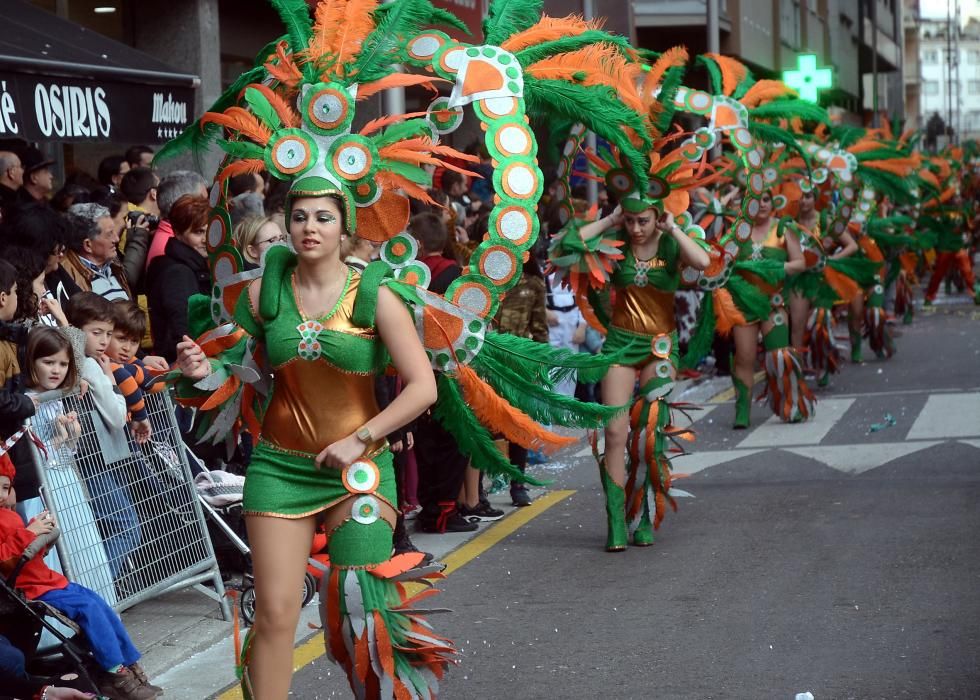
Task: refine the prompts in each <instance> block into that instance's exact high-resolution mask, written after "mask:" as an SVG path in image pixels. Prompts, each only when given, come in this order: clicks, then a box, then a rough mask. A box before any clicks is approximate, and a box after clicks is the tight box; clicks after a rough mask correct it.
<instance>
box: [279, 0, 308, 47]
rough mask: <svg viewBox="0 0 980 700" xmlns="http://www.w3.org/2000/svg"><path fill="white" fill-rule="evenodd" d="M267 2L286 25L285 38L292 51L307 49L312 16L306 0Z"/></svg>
mask: <svg viewBox="0 0 980 700" xmlns="http://www.w3.org/2000/svg"><path fill="white" fill-rule="evenodd" d="M269 3H270V4H271V5H272V7H273V9H275V11H276V12H278V13H279V18H280V19H281V20H282V23H283V26H285V27H286V38H287V41H288V42H289V47H290V48H291V49H292V50H293V53H294V54H298V53H300V52H301V51H305V50H306V49H308V48H309V47H310V38H311V37H312V36H313V18H312V17H311V16H310V6H309V5H308V4H307V2H306V0H269Z"/></svg>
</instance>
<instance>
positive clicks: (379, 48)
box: [349, 0, 431, 83]
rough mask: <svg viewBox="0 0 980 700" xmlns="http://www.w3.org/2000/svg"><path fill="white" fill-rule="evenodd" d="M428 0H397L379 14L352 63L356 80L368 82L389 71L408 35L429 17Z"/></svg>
mask: <svg viewBox="0 0 980 700" xmlns="http://www.w3.org/2000/svg"><path fill="white" fill-rule="evenodd" d="M430 7H431V5H430V4H429V2H428V0H399V2H397V3H392V6H391V9H389V10H387V11H386V12H385V13H383V14H382V16H381V19H380V20H379V21H378V22H377V24H376V25H375V27H374V31H372V32H371V33H370V34H368V36H367V37H366V38H365V39H364V43H363V45H362V47H361V52H360V53H359V54H358V56H357V59H356V60H355V61H354V64H353V66H351V69H350V72H349V75H350V76H352V77H353V76H356V78H357V81H358V82H361V83H369V82H372V81H374V80H380V79H381V78H384V77H385V76H388V75H391V74H392V73H393V72H394V71H395V69H394V67H393V65H392V63H393V62H395V59H396V58H397V57H398V54H399V53H400V51H401V50H402V48H403V45H404V43H405V41H406V40H407V39H408V37H411V36H413V35H414V34H416V33H418V30H419V29H421V28H422V27H423V26H424V25H425V24H426V22H427V21H428V19H429V16H430V14H431V13H430V12H429V8H430Z"/></svg>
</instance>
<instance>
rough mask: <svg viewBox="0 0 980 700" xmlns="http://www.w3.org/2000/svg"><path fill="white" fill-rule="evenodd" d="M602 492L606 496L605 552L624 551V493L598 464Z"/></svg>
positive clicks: (625, 537)
mask: <svg viewBox="0 0 980 700" xmlns="http://www.w3.org/2000/svg"><path fill="white" fill-rule="evenodd" d="M599 476H600V477H601V479H602V490H603V492H604V493H605V494H606V528H607V530H606V551H607V552H622V551H623V550H624V549H626V541H627V539H628V537H627V531H626V491H625V490H624V489H623V487H622V486H620V485H619V484H617V483H616V482H615V481H613V480H612V477H611V476H609V472H607V471H606V469H605V465H604V463H600V464H599Z"/></svg>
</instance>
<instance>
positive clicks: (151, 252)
mask: <svg viewBox="0 0 980 700" xmlns="http://www.w3.org/2000/svg"><path fill="white" fill-rule="evenodd" d="M477 153H478V154H480V155H482V156H484V157H483V158H481V162H480V164H479V165H478V166H476V167H477V169H478V170H481V171H486V173H484V174H485V175H486V176H487V177H488V178H489V176H490V175H491V174H492V173H491V172H490V170H491V163H490V160H489V158H488V157H485V156H486V154H485V153H480V150H479V149H477ZM152 158H153V151H152V149H150V148H148V147H145V146H137V147H134V148H131V149H129V150H128V151H127V152H126V153H125V154H122V155H115V156H109V157H107V158H105V159H103V160H102V162H101V163H100V164H99V166H98V169H97V173H96V177H92V176H91V175H89V174H87V173H84V172H81V171H76V172H73V173H70V174H69V175H68V176H67V178H66V179H65V182H64V183H62V186H61V187H60V188H57V189H56V188H55V178H54V171H53V170H52V166H53V165H54V163H53V162H52V161H50V160H47V159H45V157H44V156H43V154H42V153H41V152H40V151H39V150H37V149H35V148H26V149H24V150H22V151H20V152H18V153H14V152H10V151H0V373H2V378H3V381H4V386H3V387H2V390H0V440H3V439H6V438H9V437H11V436H12V435H14V434H16V433H17V431H18V430H19V429H20V427H21V426H22V425H23V424H24V422H25V421H26V420H28V419H30V418H32V417H36V416H37V415H38V413H37V412H38V411H39V403H38V400H39V399H38V396H39V395H40V392H41V391H42V389H44V388H45V387H44V386H43V384H44V382H48V383H51V384H53V386H56V387H59V388H64V389H75V390H76V391H77V390H78V389H79V388H81V386H82V385H84V386H85V389H86V390H87V391H88V392H89V393H90V394H91V396H92V397H93V398H92V401H93V402H94V405H95V408H96V411H95V413H96V414H97V419H95V420H94V423H93V424H92V425H89V426H88V428H89V429H91V430H94V431H95V432H96V433H97V434H98V436H99V440H98V445H99V447H100V449H101V450H102V451H103V454H102V455H100V459H91V457H93V455H86V454H84V452H83V451H82V450H81V448H77V449H76V451H75V452H74V453H73V454H74V459H75V461H76V462H77V465H78V472H79V475H80V478H81V479H82V480H83V481H84V482H85V491H86V492H87V493H88V494H89V501H90V502H89V504H88V505H89V507H90V509H91V517H92V519H93V522H94V523H98V532H99V535H100V536H101V538H102V539H103V544H104V549H105V554H106V559H105V566H106V568H107V571H109V572H110V574H111V576H112V580H113V581H114V582H115V584H116V586H117V589H118V590H122V589H120V588H118V587H120V586H122V587H125V580H126V575H127V568H128V566H130V564H129V562H130V561H131V559H132V557H133V556H134V552H135V551H137V550H138V548H139V547H140V546H141V533H140V525H139V520H138V518H137V514H136V513H135V511H134V506H133V503H131V502H130V500H129V499H128V497H127V485H126V484H125V483H119V482H118V481H114V480H113V479H114V477H113V476H112V475H110V474H108V473H99V472H98V470H96V469H94V466H93V465H96V464H102V465H108V464H110V463H112V461H113V459H115V458H116V456H115V453H116V452H119V453H122V452H125V451H126V449H127V446H132V445H139V444H142V443H145V442H146V441H148V440H150V439H151V436H152V435H151V433H152V428H151V424H150V422H149V421H148V420H147V418H146V410H145V407H144V403H143V398H142V397H143V395H144V393H146V392H152V391H158V390H160V386H161V385H160V384H159V383H157V384H154V383H153V378H154V376H155V375H157V374H160V373H162V372H165V371H167V370H168V369H169V367H170V366H171V364H172V363H173V361H174V359H175V354H176V344H177V342H178V341H179V340H180V339H181V338H182V336H183V335H185V334H187V333H188V328H189V319H188V300H189V298H190V297H191V296H193V295H195V294H205V295H209V294H210V291H211V280H210V275H209V269H208V261H207V247H206V237H207V230H208V218H209V211H210V204H209V199H208V184H209V183H208V182H206V181H205V180H204V179H203V178H202V177H201V176H200V175H198V174H197V173H195V172H191V171H186V170H172V171H165V170H158V169H156V168H155V167H154V165H153V162H152ZM435 180H436V182H437V183H438V184H437V185H436V186H435V187H433V188H432V189H430V190H429V196H430V198H431V200H432V202H433V204H421V203H418V202H415V203H413V210H412V218H411V221H410V225H409V229H408V232H409V233H410V234H411V235H412V236H414V237H415V239H416V240H417V242H418V245H419V259H420V260H421V261H422V262H423V263H424V264H425V265H427V266H428V267H429V268H430V270H431V272H432V281H431V284H430V289H431V290H432V291H435V292H438V293H442V292H445V291H446V289H447V288H448V287H449V285H450V284H451V283H452V282H453V280H455V279H456V278H457V277H459V276H460V275H461V274H462V271H463V269H464V268H465V267H466V266H467V264H468V260H469V256H470V254H471V253H472V251H473V250H474V249H475V248H476V246H477V245H478V244H479V242H480V241H481V240H483V238H484V236H485V235H486V233H487V226H488V217H489V211H490V209H491V208H492V200H491V197H492V192H491V191H490V189H489V188H488V187H487V186H486V184H487V183H484V182H482V181H480V180H470V179H468V178H466V177H464V176H462V175H460V174H459V173H456V172H453V171H450V170H445V171H442V172H437V173H435ZM487 182H489V179H488V181H487ZM228 187H229V195H230V200H229V213H230V216H231V220H232V222H233V231H234V240H235V244H236V245H237V247H238V249H239V251H240V252H241V254H242V259H243V263H244V267H245V269H247V270H254V269H256V268H259V267H261V266H262V264H263V258H264V255H265V253H266V251H268V249H269V248H270V247H272V246H274V245H287V244H288V236H287V235H286V229H285V219H284V204H285V192H286V191H287V186H286V185H285V184H284V183H280V182H277V181H271V182H269V181H267V180H266V179H264V178H263V177H262V176H260V175H256V174H244V175H240V176H236V177H233V178H231V179H230V180H229V182H228ZM541 211H542V231H543V232H544V235H543V236H542V244H541V245H539V246H538V247H537V248H536V249H535V250H534V251H532V252H533V254H532V255H531V256H530V257H529V259H528V261H527V262H526V264H525V266H524V276H523V278H522V280H521V282H520V285H519V286H518V287H517V288H515V289H514V290H512V291H511V293H509V294H508V295H507V297H506V298H505V299H504V301H503V303H502V305H501V309H500V312H499V314H498V317H497V319H496V321H495V322H496V324H497V325H498V327H499V329H500V330H502V331H505V332H508V333H513V334H515V335H520V336H522V337H527V338H532V339H534V340H537V341H540V342H551V343H553V344H561V345H562V346H564V347H579V346H581V347H586V346H585V333H586V331H585V324H584V322H583V321H582V319H581V314H579V313H578V311H577V309H576V308H575V307H574V302H573V301H569V299H568V298H566V297H567V296H568V295H567V293H565V292H564V291H563V290H562V288H561V285H560V284H559V283H558V281H557V280H556V278H554V277H553V276H548V275H546V274H544V272H543V270H544V269H545V265H544V257H545V250H546V238H547V232H548V230H549V228H551V229H552V230H554V229H555V228H556V226H557V223H556V221H557V220H556V218H555V209H554V207H550V208H549V207H548V206H545V207H543V208H542V210H541ZM380 249H381V245H380V244H379V243H377V242H375V241H372V240H370V239H369V238H367V237H364V236H358V235H356V232H354V233H353V235H351V236H349V237H348V238H347V240H346V241H345V242H344V249H343V251H342V255H343V259H344V260H345V262H346V263H347V264H349V265H350V266H352V267H354V268H356V269H360V270H363V269H364V268H365V267H366V266H367V265H368V264H370V262H371V261H372V260H375V259H377V258H378V256H379V252H380ZM53 329H61V330H60V331H57V332H56V331H54V330H53ZM73 329H74V330H73ZM51 333H54V335H53V336H52V335H50V334H51ZM45 334H47V335H45ZM73 334H74V338H75V344H74V346H75V347H76V349H77V348H83V350H80V351H78V352H75V353H74V354H73V353H72V352H69V351H68V350H66V349H65V348H68V347H69V346H70V343H69V340H70V339H71V338H72V337H73ZM32 338H33V340H32ZM59 338H61V340H59ZM65 338H67V339H68V340H65ZM598 343H600V344H601V339H600V340H599V341H598ZM594 344H595V343H593V345H594ZM62 345H64V348H63V347H62ZM29 348H32V349H31V350H30V351H29ZM38 348H41V349H40V350H39V349H38ZM595 349H597V347H596V348H593V350H592V351H595ZM32 353H33V355H32ZM38 353H40V355H39V354H38ZM41 355H43V357H42V356H41ZM62 356H65V357H62ZM62 363H64V364H65V367H63V368H61V369H60V370H58V371H55V372H54V374H51V373H50V372H49V373H47V374H44V377H45V379H43V381H42V379H39V375H37V373H36V372H34V369H35V367H37V368H42V365H43V367H44V368H46V367H48V366H49V365H50V366H52V367H54V366H56V365H57V366H58V367H61V364H62ZM44 371H45V372H46V371H47V370H46V369H45V370H44ZM42 374H43V372H42ZM400 388H401V387H400V382H399V381H398V379H397V378H395V377H384V378H381V379H379V380H378V382H377V387H376V389H377V396H378V401H379V403H380V404H381V405H384V404H385V402H388V401H391V400H392V398H393V397H394V396H395V395H396V394H397V393H398V391H399V390H400ZM561 390H562V391H564V392H566V393H568V394H571V393H574V392H575V391H576V387H575V386H574V383H572V384H571V386H569V387H561ZM59 406H60V404H59ZM183 418H184V419H185V420H180V421H179V422H181V423H182V425H184V427H186V428H187V431H188V432H187V433H186V435H187V436H186V438H185V439H186V440H187V441H188V442H189V443H193V442H194V439H193V438H192V437H191V432H192V428H191V427H190V426H189V425H186V424H187V420H186V418H187V416H184V417H183ZM87 420H89V421H90V422H91V421H93V418H91V417H89V418H88V419H87ZM78 421H79V417H78V416H77V415H75V414H74V412H73V411H70V410H67V407H64V406H62V407H61V408H59V410H58V411H57V415H56V416H55V418H54V419H53V421H52V423H51V425H52V426H54V427H52V428H51V430H50V431H49V432H50V434H48V435H47V437H46V439H48V440H52V441H55V442H54V443H53V444H54V447H58V446H62V445H64V444H68V443H71V444H74V443H73V441H77V434H78V433H79V432H80V431H81V429H82V427H81V425H80V424H79V423H78ZM387 437H388V440H389V443H390V444H391V446H392V450H393V452H394V453H395V455H396V464H397V465H398V468H397V474H398V481H399V500H400V503H399V505H400V509H401V517H400V518H399V520H398V525H397V528H396V533H395V550H396V551H398V552H401V551H409V550H413V549H414V545H413V544H412V541H411V538H410V537H409V534H408V528H406V521H411V520H413V519H414V520H415V521H416V528H417V529H418V530H420V531H423V532H428V533H441V532H464V531H472V530H475V529H477V527H478V523H479V522H480V521H491V520H496V519H498V518H500V517H502V516H503V515H504V513H503V511H501V510H499V509H497V508H495V507H493V506H491V504H490V502H489V500H488V498H487V489H488V488H489V487H490V485H489V484H487V483H486V480H485V479H484V478H483V475H482V474H481V472H480V468H479V465H477V464H472V463H471V462H470V460H469V459H468V458H467V457H466V456H464V455H463V454H462V453H461V452H460V450H459V448H458V447H457V445H456V442H455V440H454V438H453V436H452V435H451V434H449V433H447V432H446V431H445V430H444V429H443V428H442V427H441V425H440V424H439V423H438V422H437V421H436V420H435V419H434V418H433V417H432V416H431V415H430V414H428V413H427V414H424V415H422V416H421V417H419V419H418V420H417V421H415V423H414V424H412V425H409V426H406V427H405V428H403V429H402V430H399V431H398V432H397V433H395V434H392V435H389V436H387ZM244 442H245V444H244V445H243V446H242V449H241V450H239V453H238V455H237V457H238V461H239V462H240V466H241V468H242V471H247V461H248V460H247V455H248V449H247V447H248V443H249V439H246V440H245V441H244ZM55 443H56V444H55ZM499 447H500V449H501V451H502V452H503V453H504V454H506V455H509V458H510V460H511V461H512V463H513V464H514V465H516V466H517V467H518V468H519V469H521V470H523V469H525V468H526V466H527V464H528V462H529V461H531V462H533V461H535V460H536V459H540V458H541V457H540V456H539V455H534V454H531V455H529V454H528V453H527V451H526V450H524V449H522V448H520V447H519V446H517V445H508V444H507V443H506V441H504V440H500V441H499ZM9 455H10V458H11V460H12V463H13V464H14V465H16V476H15V477H13V478H12V482H13V483H12V484H11V487H12V488H11V490H12V492H15V493H16V495H17V499H18V504H17V506H16V507H17V511H18V512H19V514H20V515H21V516H22V517H24V521H25V522H34V519H36V518H37V517H40V516H41V514H42V513H43V511H42V506H41V501H40V498H39V495H40V494H39V481H38V478H37V471H36V467H35V465H34V464H33V463H32V458H31V455H30V452H29V450H28V449H27V447H26V445H25V444H24V443H23V442H16V443H14V445H13V447H12V448H11V449H10V453H9ZM202 456H205V457H206V454H203V455H202ZM501 486H503V487H504V488H506V487H507V485H506V484H503V485H501ZM509 486H510V496H511V500H512V502H513V505H514V506H516V507H520V506H526V505H529V504H530V503H531V496H530V494H529V493H528V491H527V489H526V488H525V487H524V486H523V484H520V483H518V482H514V483H512V484H510V485H509ZM73 585H74V584H73ZM132 657H133V653H131V652H130V651H129V650H128V651H127V656H126V658H127V659H131V658H132ZM126 663H127V664H129V666H132V665H133V664H130V663H129V661H128V660H127V662H126ZM134 663H135V662H134ZM127 668H128V667H127ZM106 672H107V673H110V669H106ZM111 673H112V674H114V675H110V676H107V679H108V680H107V682H113V683H116V685H117V686H119V687H120V688H121V687H123V686H125V687H126V688H128V691H125V692H129V693H130V694H129V695H125V692H124V691H121V690H119V689H118V688H117V689H116V690H115V691H114V692H116V694H117V695H119V696H120V697H123V696H125V697H134V698H136V697H152V695H151V692H152V691H148V690H146V688H147V684H146V683H145V682H143V681H141V680H140V679H139V677H138V675H137V673H136V670H133V669H131V668H130V669H129V670H123V669H120V668H118V667H117V665H115V664H114V665H113V669H111ZM144 680H145V679H144Z"/></svg>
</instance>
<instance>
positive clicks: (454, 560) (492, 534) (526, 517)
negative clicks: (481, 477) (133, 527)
mask: <svg viewBox="0 0 980 700" xmlns="http://www.w3.org/2000/svg"><path fill="white" fill-rule="evenodd" d="M574 493H575V491H571V490H566V491H549V492H548V493H546V494H544V495H543V496H538V497H537V498H535V499H534V502H533V503H531V505H529V506H527V507H525V508H518V509H517V510H516V511H515V512H514V513H512V514H511V515H508V516H507V517H506V518H504V519H503V520H501V521H500V522H498V523H496V524H495V525H494V526H493V527H490V528H488V529H487V530H486V531H485V532H483V533H481V534H479V535H477V536H476V537H474V538H473V539H472V540H470V541H469V542H467V543H466V544H464V545H463V546H462V547H460V548H459V549H457V550H455V551H453V552H452V553H451V554H449V555H448V556H447V557H445V558H444V559H443V563H445V565H446V570H445V571H444V572H443V573H444V574H445V575H446V576H448V575H449V574H451V573H453V572H454V571H457V570H458V569H460V568H462V567H463V566H464V565H466V564H468V563H469V562H471V561H473V560H474V559H476V558H477V557H479V556H480V555H481V554H483V553H484V552H486V551H487V550H488V549H490V548H491V547H493V546H494V545H495V544H497V543H498V542H500V541H501V540H503V539H504V538H505V537H509V536H510V535H512V534H514V532H516V531H517V530H518V529H520V528H521V527H523V526H524V525H527V523H529V522H530V521H531V520H533V519H534V518H536V517H538V516H539V515H541V514H542V513H544V512H545V511H546V510H548V509H549V508H551V507H552V506H554V505H557V504H558V503H559V502H560V501H563V500H564V499H566V498H568V497H569V496H571V495H572V494H574ZM321 656H324V647H323V636H322V633H320V632H317V633H316V634H314V635H313V636H312V637H310V638H309V639H307V640H306V641H305V642H302V643H301V644H300V645H299V646H297V647H296V648H295V649H294V650H293V673H296V672H297V671H299V670H300V669H302V668H303V667H304V666H307V665H308V664H310V663H312V662H313V661H315V660H316V659H318V658H320V657H321ZM217 697H218V700H242V690H241V687H240V686H239V685H237V684H236V685H234V686H232V687H231V688H229V689H227V690H225V691H224V692H221V693H219V694H218V696H217Z"/></svg>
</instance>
